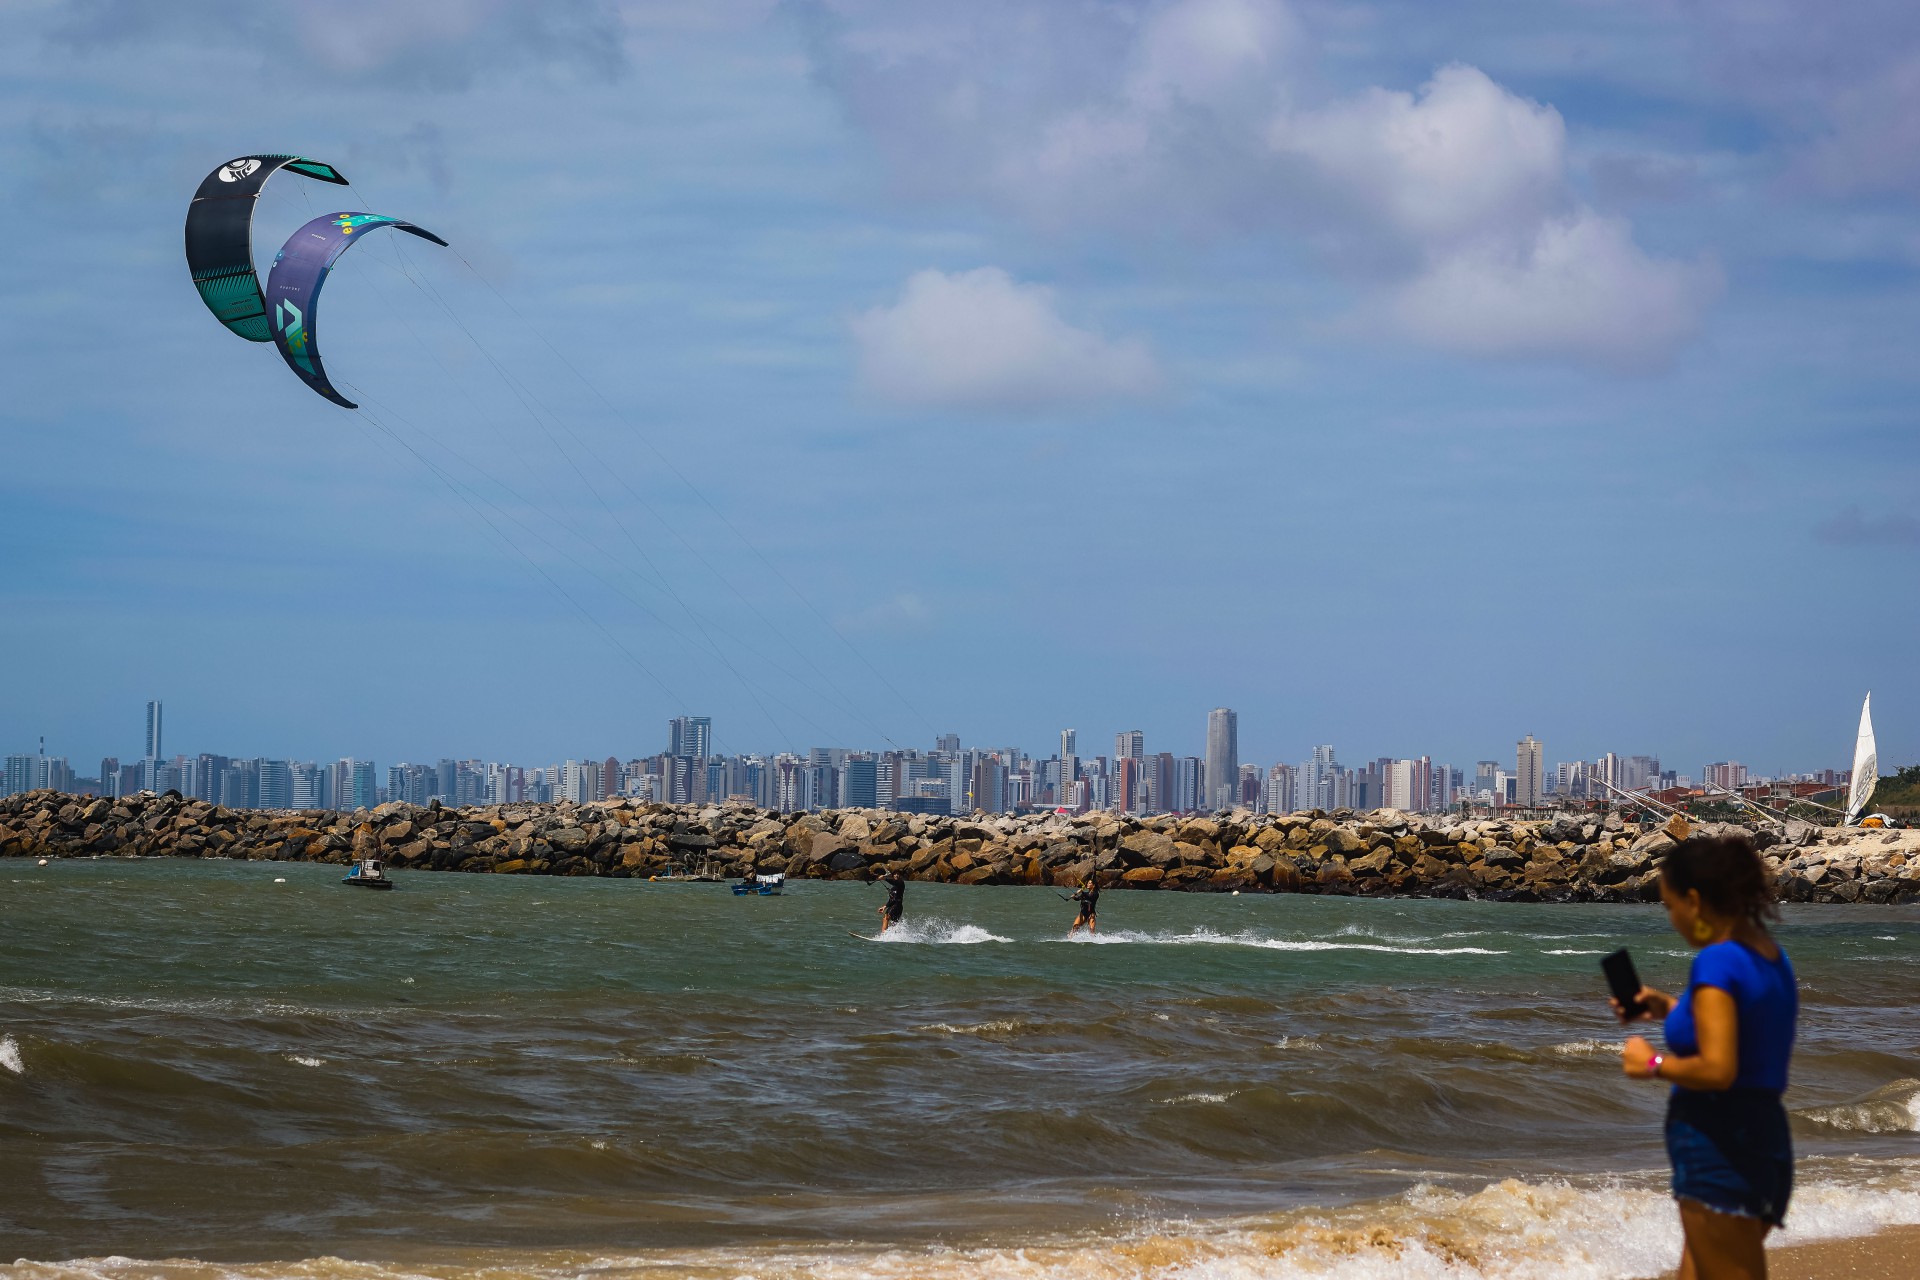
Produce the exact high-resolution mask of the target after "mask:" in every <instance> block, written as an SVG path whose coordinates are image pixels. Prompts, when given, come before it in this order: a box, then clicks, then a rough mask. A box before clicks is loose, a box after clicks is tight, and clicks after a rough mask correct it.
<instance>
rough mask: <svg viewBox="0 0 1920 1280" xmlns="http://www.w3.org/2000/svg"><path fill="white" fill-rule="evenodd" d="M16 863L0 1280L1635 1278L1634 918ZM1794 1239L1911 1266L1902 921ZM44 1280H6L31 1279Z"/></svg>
mask: <svg viewBox="0 0 1920 1280" xmlns="http://www.w3.org/2000/svg"><path fill="white" fill-rule="evenodd" d="M339 874H340V872H339V869H338V868H329V867H321V866H307V865H292V864H263V863H253V864H246V863H225V862H219V863H215V862H207V863H200V862H184V861H165V860H153V861H141V862H130V861H98V862H85V861H69V862H56V863H54V864H52V865H50V866H47V867H36V866H33V865H32V864H31V863H29V862H26V861H23V860H14V861H10V862H4V863H0V1275H4V1276H6V1277H8V1278H9V1280H13V1278H17V1280H41V1278H43V1277H44V1278H45V1280H78V1278H80V1277H90V1278H98V1280H122V1278H124V1280H135V1278H139V1280H148V1278H153V1280H160V1278H162V1277H166V1278H178V1280H200V1278H201V1277H207V1278H209V1280H211V1278H214V1277H220V1278H229V1277H242V1276H246V1277H261V1278H262V1280H268V1278H272V1277H296V1276H297V1277H315V1278H316V1280H321V1278H331V1277H339V1278H341V1280H402V1278H403V1277H418V1276H431V1277H446V1278H448V1280H454V1278H464V1277H486V1278H487V1280H507V1278H509V1277H519V1276H525V1277H529V1278H530V1280H545V1278H548V1277H553V1278H556V1280H557V1278H559V1277H586V1276H592V1275H601V1274H604V1275H607V1276H609V1277H619V1276H624V1275H629V1274H630V1275H633V1276H636V1277H637V1276H647V1277H656V1276H657V1277H680V1276H687V1277H736V1276H739V1277H744V1276H754V1277H785V1276H793V1277H823V1278H824V1277H855V1276H881V1277H903V1278H905V1277H922V1276H925V1277H937V1276H947V1275H954V1276H1022V1277H1024V1276H1032V1277H1062V1278H1065V1277H1076V1278H1079V1277H1086V1278H1105V1277H1116V1278H1118V1277H1130V1278H1131V1277H1161V1276H1165V1277H1176V1276H1177V1277H1193V1278H1196V1280H1212V1278H1216V1277H1217V1278H1218V1280H1229V1278H1231V1280H1240V1278H1243V1277H1244V1278H1249V1280H1251V1278H1254V1277H1274V1278H1276V1280H1278V1278H1284V1277H1292V1276H1309V1275H1311V1276H1331V1277H1376V1276H1380V1277H1384V1276H1412V1277H1421V1276H1436V1277H1438V1276H1445V1277H1451V1278H1454V1280H1471V1278H1472V1277H1480V1276H1486V1277H1510V1278H1515V1280H1518V1278H1521V1277H1535V1276H1538V1277H1546V1276H1555V1277H1569V1276H1570V1277H1595V1278H1596V1280H1597V1278H1599V1277H1627V1276H1642V1275H1649V1274H1654V1273H1657V1272H1658V1271H1659V1270H1661V1269H1663V1268H1664V1267H1666V1266H1669V1265H1671V1263H1672V1261H1673V1259H1674V1258H1675V1257H1676V1256H1677V1250H1678V1233H1677V1226H1676V1223H1675V1218H1674V1212H1673V1209H1672V1206H1671V1203H1670V1201H1669V1200H1668V1199H1667V1197H1666V1191H1665V1178H1666V1171H1665V1156H1664V1152H1663V1150H1662V1148H1661V1145H1660V1136H1659V1121H1660V1112H1661V1106H1662V1097H1661V1093H1660V1091H1659V1089H1658V1088H1656V1087H1650V1086H1647V1085H1644V1084H1636V1083H1635V1082H1631V1081H1627V1080H1625V1079H1623V1078H1622V1077H1621V1075H1620V1072H1619V1068H1618V1064H1617V1056H1616V1055H1617V1049H1618V1045H1619V1043H1620V1040H1621V1038H1622V1033H1621V1032H1620V1030H1619V1029H1618V1028H1617V1027H1616V1026H1615V1025H1614V1024H1613V1023H1612V1021H1611V1020H1610V1018H1609V1017H1608V1015H1607V1012H1606V1008H1605V1004H1604V985H1603V983H1602V981H1601V979H1600V974H1599V970H1598V967H1597V961H1598V958H1599V956H1600V955H1601V954H1602V953H1604V952H1606V951H1608V950H1610V949H1612V948H1613V947H1615V946H1621V945H1625V946H1630V947H1632V948H1633V951H1634V954H1635V957H1636V959H1637V961H1638V963H1639V966H1640V969H1641V972H1642V973H1643V974H1644V975H1645V976H1646V977H1647V979H1648V980H1649V981H1651V982H1653V983H1654V984H1655V985H1660V986H1668V987H1674V986H1678V985H1679V984H1680V983H1681V982H1682V981H1683V979H1684V975H1685V972H1686V964H1687V959H1688V952H1687V950H1686V948H1685V947H1684V946H1682V945H1681V944H1680V942H1679V941H1678V940H1677V939H1676V938H1674V937H1673V936H1672V934H1671V933H1670V932H1669V930H1668V928H1667V925H1666V921H1665V917H1664V915H1663V914H1662V913H1661V912H1660V911H1659V910H1658V909H1657V908H1651V907H1635V906H1593V905H1580V906H1544V905H1540V906H1529V905H1518V904H1497V905H1496V904H1477V903H1460V902H1438V901H1435V902H1426V901H1374V900H1353V899H1323V898H1309V897H1285V896H1283V897H1266V896H1251V895H1243V896H1240V897H1227V896H1219V895H1188V894H1170V893H1124V892H1114V893H1110V894H1107V895H1105V896H1104V897H1103V898H1102V901H1101V907H1102V925H1103V926H1104V929H1105V931H1104V932H1102V933H1101V934H1099V935H1097V936H1096V937H1093V938H1086V937H1084V936H1083V937H1082V938H1081V939H1079V940H1075V941H1068V940H1067V938H1066V930H1067V925H1068V924H1069V922H1070V921H1071V919H1072V915H1073V908H1072V907H1071V906H1070V905H1068V904H1066V903H1063V902H1061V901H1059V899H1058V897H1057V896H1056V895H1055V894H1054V893H1053V891H1051V890H1047V889H1028V888H965V887H959V886H950V885H919V884H916V885H912V886H909V889H908V894H907V907H908V919H907V922H906V924H905V925H904V926H903V927H901V928H899V929H897V930H895V931H894V932H892V933H889V934H888V935H887V937H886V940H885V941H881V942H872V941H866V940H863V939H860V938H856V937H852V936H849V935H850V932H851V931H857V932H860V933H871V932H873V930H874V927H875V925H876V923H877V921H876V917H875V914H874V912H875V909H876V908H877V907H878V906H879V904H880V901H881V895H880V893H879V891H878V890H876V889H872V888H869V887H867V886H864V885H859V884H849V883H798V884H794V885H791V886H790V887H789V889H788V892H787V893H786V895H785V896H782V897H779V898H764V899H763V898H745V899H737V898H734V897H733V896H732V895H731V894H730V893H729V892H728V891H727V889H726V887H725V886H720V885H701V884H655V883H646V882H634V881H612V880H606V881H602V880H555V879H546V878H534V877H487V876H460V875H434V874H428V873H417V874H412V875H409V874H407V873H404V872H402V873H400V881H401V887H400V888H399V889H398V890H397V891H395V892H393V893H386V894H375V893H368V892H365V891H361V890H352V889H348V888H345V887H343V886H341V885H339V884H338V883H337V881H338V877H339ZM1780 936H1781V938H1782V941H1783V942H1784V943H1785V944H1786V946H1787V947H1788V949H1789V950H1790V951H1791V953H1792V954H1793V957H1794V960H1795V964H1796V966H1797V968H1798V970H1799V973H1800V977H1801V982H1802V998H1803V1001H1804V1008H1803V1014H1802V1030H1801V1043H1800V1049H1799V1052H1798V1054H1797V1057H1796V1060H1795V1083H1794V1088H1793V1090H1792V1092H1791V1093H1790V1094H1789V1098H1788V1102H1789V1106H1790V1107H1791V1108H1792V1109H1793V1111H1794V1113H1795V1136H1796V1142H1797V1144H1798V1147H1799V1150H1800V1152H1801V1156H1802V1160H1801V1165H1800V1191H1799V1193H1798V1196H1797V1198H1796V1200H1795V1203H1794V1206H1793V1209H1792V1211H1791V1214H1790V1220H1789V1225H1788V1230H1787V1232H1785V1233H1783V1236H1782V1238H1783V1239H1784V1240H1794V1239H1802V1240H1804V1239H1809V1238H1814V1237H1817V1236H1821V1235H1834V1234H1849V1233H1855V1232H1860V1231H1866V1230H1871V1229H1872V1228H1874V1227H1875V1226H1878V1225H1881V1224H1885V1223H1893V1222H1920V1010H1916V996H1920V910H1916V909H1914V908H1911V907H1905V908H1901V907H1850V908H1848V907H1813V908H1799V909H1795V910H1793V911H1791V912H1790V913H1789V915H1788V918H1787V921H1786V923H1785V925H1784V926H1783V928H1782V929H1781V931H1780ZM7 1259H20V1261H18V1262H14V1263H12V1265H11V1266H8V1265H3V1263H4V1260H7Z"/></svg>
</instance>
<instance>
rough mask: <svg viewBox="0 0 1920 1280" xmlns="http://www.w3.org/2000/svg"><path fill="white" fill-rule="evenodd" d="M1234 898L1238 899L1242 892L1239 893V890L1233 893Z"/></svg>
mask: <svg viewBox="0 0 1920 1280" xmlns="http://www.w3.org/2000/svg"><path fill="white" fill-rule="evenodd" d="M1233 896H1234V897H1236V898H1237V897H1239V896H1240V891H1239V890H1238V889H1235V890H1234V891H1233Z"/></svg>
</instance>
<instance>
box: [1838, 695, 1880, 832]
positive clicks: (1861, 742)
mask: <svg viewBox="0 0 1920 1280" xmlns="http://www.w3.org/2000/svg"><path fill="white" fill-rule="evenodd" d="M1879 784H1880V752H1879V750H1878V749H1877V748H1876V747H1875V746H1874V741H1873V695H1872V694H1871V693H1869V694H1868V695H1867V700H1866V701H1865V702H1863V703H1861V704H1860V732H1859V734H1858V735H1857V736H1856V737H1855V738H1854V740H1853V785H1852V786H1851V787H1849V788H1848V791H1847V821H1846V825H1847V826H1849V827H1857V826H1859V825H1860V819H1861V818H1862V817H1863V816H1864V815H1865V814H1866V812H1867V802H1868V801H1869V800H1872V799H1873V789H1874V788H1875V787H1876V786H1878V785H1879Z"/></svg>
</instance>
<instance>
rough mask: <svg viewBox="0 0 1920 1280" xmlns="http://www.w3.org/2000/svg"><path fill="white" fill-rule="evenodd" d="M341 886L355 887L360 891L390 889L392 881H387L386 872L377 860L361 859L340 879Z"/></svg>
mask: <svg viewBox="0 0 1920 1280" xmlns="http://www.w3.org/2000/svg"><path fill="white" fill-rule="evenodd" d="M340 883H341V884H351V885H357V886H359V887H360V888H362V889H391V888H393V881H391V880H389V879H387V872H386V869H385V868H384V867H382V866H381V865H380V859H378V858H362V859H360V861H358V862H356V863H354V864H353V870H351V871H349V872H347V874H345V875H344V876H341V877H340Z"/></svg>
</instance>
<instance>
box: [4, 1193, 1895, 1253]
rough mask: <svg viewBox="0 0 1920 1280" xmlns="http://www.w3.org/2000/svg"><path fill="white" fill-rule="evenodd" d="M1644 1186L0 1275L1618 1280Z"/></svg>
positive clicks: (1814, 1211)
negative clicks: (965, 1239)
mask: <svg viewBox="0 0 1920 1280" xmlns="http://www.w3.org/2000/svg"><path fill="white" fill-rule="evenodd" d="M1916 1174H1920V1170H1916V1169H1915V1168H1914V1166H1911V1165H1908V1166H1905V1167H1904V1168H1903V1169H1902V1170H1901V1171H1900V1172H1899V1173H1897V1174H1896V1175H1895V1176H1892V1177H1884V1176H1883V1177H1877V1178H1869V1179H1867V1180H1866V1181H1865V1182H1864V1183H1863V1182H1860V1181H1853V1180H1849V1181H1846V1182H1838V1181H1819V1180H1816V1181H1810V1182H1808V1183H1807V1184H1805V1185H1803V1187H1802V1188H1801V1189H1800V1190H1799V1191H1798V1192H1797V1193H1796V1194H1795V1196H1794V1201H1793V1207H1792V1209H1791V1211H1790V1214H1789V1217H1788V1223H1787V1227H1786V1228H1785V1230H1784V1231H1782V1232H1781V1233H1780V1235H1779V1237H1778V1238H1777V1239H1778V1243H1779V1244H1782V1245H1788V1244H1798V1243H1805V1242H1809V1241H1814V1240H1821V1239H1832V1238H1836V1237H1844V1236H1857V1235H1865V1234H1868V1233H1871V1232H1873V1231H1876V1230H1879V1229H1881V1228H1884V1227H1888V1226H1894V1225H1902V1224H1910V1223H1915V1222H1920V1176H1916ZM1656 1182H1657V1179H1656V1178H1655V1177H1654V1176H1653V1175H1642V1176H1638V1177H1628V1178H1614V1179H1608V1180H1600V1181H1589V1182H1584V1183H1578V1184H1576V1183H1572V1182H1567V1181H1542V1182H1527V1181H1521V1180H1518V1179H1507V1180H1505V1181H1500V1182H1494V1183H1490V1184H1487V1185H1485V1186H1483V1187H1481V1188H1480V1189H1479V1190H1474V1191H1467V1190H1454V1189H1449V1188H1442V1187H1436V1186H1432V1185H1420V1186H1416V1187H1414V1188H1412V1189H1411V1190H1409V1191H1407V1192H1405V1193H1404V1194H1402V1195H1399V1196H1396V1197H1393V1198H1391V1199H1388V1200H1381V1201H1373V1202H1370V1203H1365V1204H1356V1205H1350V1206H1347V1207H1345V1208H1341V1209H1331V1210H1329V1209H1308V1210H1300V1211H1295V1212H1291V1213H1286V1214H1280V1215H1276V1216H1271V1217H1261V1218H1245V1219H1238V1220H1233V1221H1226V1222H1220V1223H1214V1224H1195V1223H1192V1222H1190V1221H1180V1222H1157V1223H1142V1224H1139V1225H1136V1226H1133V1227H1131V1228H1122V1229H1120V1230H1117V1231H1116V1230H1107V1231H1104V1232H1101V1233H1098V1234H1095V1233H1088V1234H1085V1235H1081V1236H1077V1237H1072V1238H1065V1239H1060V1238H1056V1239H1053V1240H1045V1241H1035V1242H1025V1243H1007V1244H1003V1245H995V1246H991V1247H968V1246H966V1245H962V1244H945V1245H940V1246H934V1247H926V1248H913V1247H902V1246H893V1247H886V1246H880V1247H874V1246H866V1247H862V1246H853V1245H846V1244H839V1245H822V1246H813V1247H807V1248H796V1247H793V1246H779V1245H768V1246H760V1247H730V1248H700V1249H681V1250H664V1249H663V1250H645V1251H636V1252H631V1253H622V1254H617V1255H608V1254H600V1255H597V1256H596V1255H594V1254H591V1253H585V1252H580V1251H572V1250H565V1251H563V1250H554V1251H533V1252H524V1253H502V1252H500V1251H497V1250H489V1251H488V1252H487V1253H486V1254H485V1255H484V1256H481V1257H475V1256H472V1255H466V1256H455V1257H451V1258H449V1259H447V1260H444V1261H428V1260H425V1259H414V1260H411V1261H409V1262H408V1263H407V1264H405V1265H404V1266H403V1265H401V1264H396V1263H381V1262H372V1261H358V1260H356V1261H348V1260H345V1259H341V1258H336V1257H323V1258H309V1259H306V1260H302V1261H292V1262H257V1263H244V1264H217V1263H207V1262H197V1261H194V1260H191V1259H169V1260H167V1261H165V1262H151V1261H141V1260H135V1259H132V1258H124V1257H105V1258H86V1259H78V1260H75V1261H71V1262H57V1263H41V1262H28V1261H25V1260H21V1261H19V1262H16V1263H14V1264H13V1265H12V1266H5V1265H0V1277H8V1278H9V1280H155V1278H156V1277H157V1278H160V1280H419V1278H420V1277H422V1276H431V1277H433V1278H434V1280H488V1277H497V1276H499V1275H503V1274H505V1275H511V1276H515V1277H520V1278H522V1280H577V1278H578V1277H580V1276H582V1275H586V1276H595V1277H601V1278H603V1280H682V1278H687V1280H691V1278H693V1277H712V1276H716V1275H719V1276H726V1275H750V1276H754V1277H757V1278H758V1280H874V1278H881V1280H975V1278H976V1277H979V1276H983V1275H986V1276H994V1277H1005V1278H1006V1280H1113V1278H1114V1277H1126V1278H1127V1280H1306V1278H1307V1277H1314V1278H1316V1280H1630V1278H1631V1277H1636V1276H1648V1275H1659V1274H1663V1273H1666V1272H1667V1271H1669V1269H1670V1268H1671V1267H1672V1265H1673V1263H1674V1261H1675V1259H1676V1258H1677V1257H1678V1256H1679V1253H1680V1227H1679V1217H1678V1215H1677V1214H1676V1213H1675V1212H1674V1208H1673V1202H1672V1200H1671V1199H1670V1198H1669V1197H1668V1195H1667V1193H1666V1191H1665V1190H1664V1189H1661V1188H1659V1187H1658V1186H1656V1185H1655V1183H1656Z"/></svg>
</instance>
